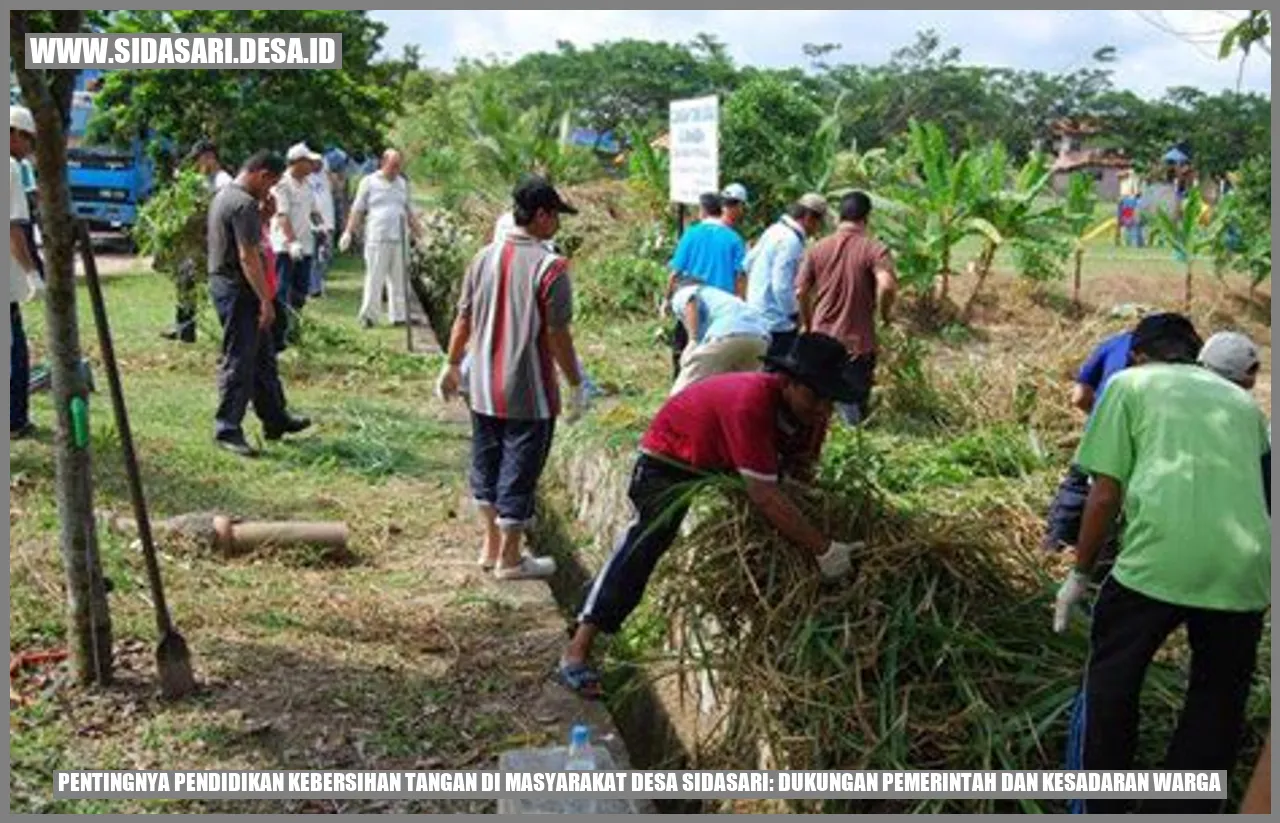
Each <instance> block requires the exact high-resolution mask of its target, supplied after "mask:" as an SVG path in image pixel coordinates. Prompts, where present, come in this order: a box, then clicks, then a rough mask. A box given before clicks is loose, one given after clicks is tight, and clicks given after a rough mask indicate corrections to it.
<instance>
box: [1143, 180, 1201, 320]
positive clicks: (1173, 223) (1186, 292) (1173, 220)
mask: <svg viewBox="0 0 1280 823" xmlns="http://www.w3.org/2000/svg"><path fill="white" fill-rule="evenodd" d="M1205 209H1206V206H1205V202H1204V197H1203V195H1201V193H1200V188H1199V187H1198V186H1193V187H1192V188H1191V189H1190V190H1189V191H1188V192H1187V196H1186V197H1185V198H1184V199H1183V201H1182V208H1181V209H1179V210H1178V213H1177V214H1176V215H1172V214H1169V212H1168V211H1167V210H1166V209H1163V208H1162V209H1160V211H1158V212H1156V215H1155V224H1154V226H1153V228H1152V232H1151V233H1152V236H1153V238H1155V239H1160V240H1163V241H1165V242H1166V243H1168V244H1169V246H1170V247H1171V248H1172V249H1173V253H1174V256H1175V257H1177V258H1178V260H1179V261H1181V262H1182V263H1183V264H1184V265H1185V266H1186V269H1185V278H1184V280H1183V292H1182V306H1183V308H1184V309H1190V308H1191V285H1192V277H1193V270H1194V266H1195V259H1196V257H1198V256H1199V255H1201V254H1204V253H1205V252H1207V251H1211V250H1212V248H1213V242H1214V234H1213V232H1212V231H1211V230H1210V229H1209V228H1208V227H1207V226H1206V221H1205V219H1204V218H1205Z"/></svg>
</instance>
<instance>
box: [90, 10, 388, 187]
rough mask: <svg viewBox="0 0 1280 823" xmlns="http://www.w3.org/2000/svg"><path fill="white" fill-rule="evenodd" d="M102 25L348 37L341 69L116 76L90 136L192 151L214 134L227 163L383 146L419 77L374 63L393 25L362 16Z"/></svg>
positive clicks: (218, 16) (285, 15) (190, 15)
mask: <svg viewBox="0 0 1280 823" xmlns="http://www.w3.org/2000/svg"><path fill="white" fill-rule="evenodd" d="M102 24H103V28H104V29H105V30H106V31H109V32H112V33H132V32H172V33H188V34H189V33H205V32H216V33H222V34H226V33H267V32H273V33H274V32H335V33H341V34H342V69H341V70H339V71H268V70H255V69H248V70H237V71H219V70H211V71H185V70H177V69H175V70H165V69H146V70H122V71H115V72H111V73H110V74H108V75H107V76H106V81H105V83H104V85H103V89H102V92H101V93H100V94H99V95H98V99H97V100H96V101H95V108H96V111H95V116H94V118H93V120H92V121H91V123H90V139H111V140H124V141H127V140H131V139H132V138H133V137H134V136H137V135H150V136H152V137H153V138H156V139H157V140H156V141H153V149H154V150H157V151H158V139H159V138H163V139H167V140H170V141H173V142H174V143H175V144H176V145H177V146H179V147H186V146H189V145H191V144H192V143H194V142H195V141H196V140H198V139H200V138H202V137H208V138H211V139H213V140H214V141H215V142H216V143H217V144H218V147H219V151H220V154H221V155H222V156H223V160H224V162H225V161H230V162H231V163H238V162H240V161H241V160H243V159H244V158H246V157H248V155H249V154H251V153H253V152H254V151H256V150H258V149H260V148H264V147H274V148H283V147H285V146H287V145H289V144H291V143H295V142H297V141H299V140H307V141H309V142H310V143H311V144H312V147H313V148H320V147H322V146H324V145H327V144H337V145H344V146H347V147H349V148H350V147H358V148H360V149H367V148H368V147H374V146H382V145H383V144H384V141H385V139H386V131H387V129H388V127H389V126H390V120H391V117H392V115H394V114H395V113H396V112H398V111H400V110H401V107H402V97H401V95H400V94H399V93H398V89H399V87H398V86H397V85H396V84H397V83H398V82H401V81H402V80H403V79H404V78H406V77H408V76H410V75H411V73H412V72H411V69H410V67H409V66H408V65H407V64H406V62H407V61H403V62H398V61H390V62H384V63H382V64H378V63H375V62H374V57H375V56H376V54H377V52H378V48H379V43H380V41H381V38H382V37H383V35H384V34H385V33H386V26H384V25H383V24H381V23H379V22H377V21H375V20H372V19H370V18H369V17H368V15H367V13H365V12H361V11H313V10H301V11H283V10H256V11H212V10H192V11H118V12H110V13H107V14H106V15H105V17H104V19H103V21H102ZM412 57H413V55H412V54H409V55H408V58H412Z"/></svg>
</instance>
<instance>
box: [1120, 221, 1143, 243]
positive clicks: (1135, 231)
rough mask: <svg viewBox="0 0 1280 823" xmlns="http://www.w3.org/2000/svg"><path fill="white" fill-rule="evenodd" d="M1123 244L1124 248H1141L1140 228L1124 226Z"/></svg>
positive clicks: (1139, 226)
mask: <svg viewBox="0 0 1280 823" xmlns="http://www.w3.org/2000/svg"><path fill="white" fill-rule="evenodd" d="M1124 242H1125V245H1126V246H1136V247H1137V248H1142V226H1141V225H1140V224H1139V225H1137V226H1125V229H1124Z"/></svg>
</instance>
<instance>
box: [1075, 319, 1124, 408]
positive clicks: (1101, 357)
mask: <svg viewBox="0 0 1280 823" xmlns="http://www.w3.org/2000/svg"><path fill="white" fill-rule="evenodd" d="M1132 348H1133V332H1131V331H1124V332H1120V333H1119V334H1116V335H1112V336H1111V337H1108V338H1107V339H1106V340H1103V341H1102V342H1101V343H1099V344H1098V345H1097V347H1096V348H1095V349H1094V350H1093V351H1092V352H1090V353H1089V358H1088V359H1087V360H1085V361H1084V365H1083V366H1081V367H1080V373H1079V374H1078V375H1077V376H1076V382H1077V383H1080V384H1081V385H1085V386H1088V387H1089V388H1091V389H1093V396H1094V400H1093V406H1094V408H1095V409H1096V408H1097V407H1098V404H1099V403H1101V402H1102V391H1103V389H1105V388H1106V387H1107V384H1108V383H1110V382H1111V378H1112V377H1114V376H1115V375H1116V374H1117V373H1118V372H1120V371H1121V370H1123V369H1125V368H1127V367H1128V365H1129V350H1130V349H1132Z"/></svg>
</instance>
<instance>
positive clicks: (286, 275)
mask: <svg viewBox="0 0 1280 823" xmlns="http://www.w3.org/2000/svg"><path fill="white" fill-rule="evenodd" d="M311 261H312V258H311V255H306V256H305V257H302V258H300V259H298V260H294V259H293V258H292V257H290V256H289V252H287V251H284V252H276V277H277V278H279V281H280V289H279V296H280V298H281V299H282V300H283V301H284V303H285V305H287V306H289V308H291V309H293V310H294V311H302V307H303V306H305V305H307V297H308V296H309V295H310V294H311Z"/></svg>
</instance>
